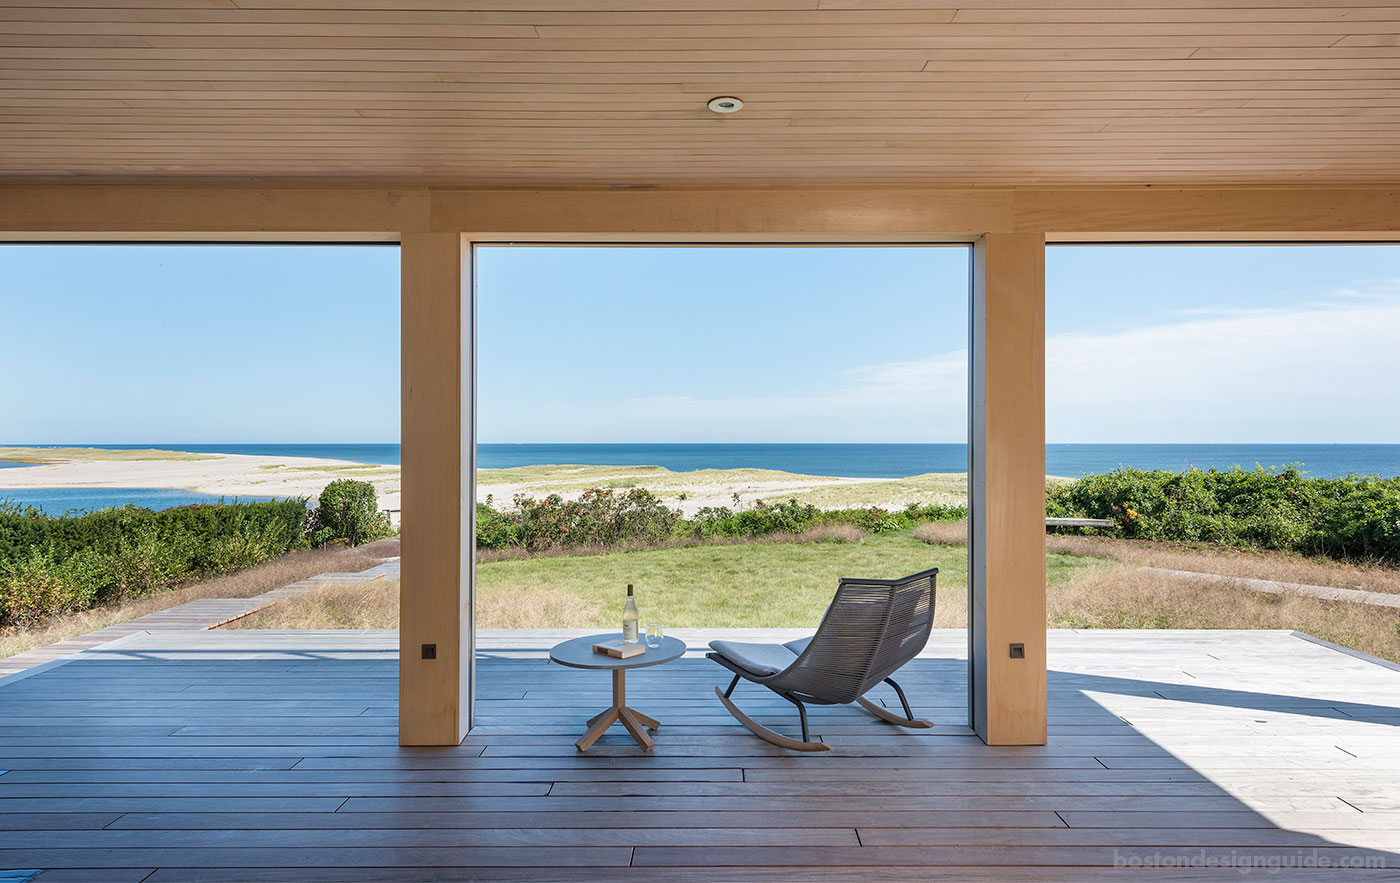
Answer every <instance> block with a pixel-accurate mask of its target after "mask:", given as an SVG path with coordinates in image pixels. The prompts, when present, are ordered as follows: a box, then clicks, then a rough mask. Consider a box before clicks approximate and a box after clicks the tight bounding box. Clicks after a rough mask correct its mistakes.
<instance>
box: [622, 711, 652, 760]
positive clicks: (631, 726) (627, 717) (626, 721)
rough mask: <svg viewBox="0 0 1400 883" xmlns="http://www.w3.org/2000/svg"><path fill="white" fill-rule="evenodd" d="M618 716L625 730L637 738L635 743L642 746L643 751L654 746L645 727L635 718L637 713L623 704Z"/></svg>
mask: <svg viewBox="0 0 1400 883" xmlns="http://www.w3.org/2000/svg"><path fill="white" fill-rule="evenodd" d="M618 718H619V719H620V720H621V721H622V725H623V726H624V727H626V728H627V732H629V733H631V734H632V738H633V739H636V740H637V744H638V745H640V746H642V750H643V751H650V750H651V749H653V748H655V747H656V743H655V742H653V741H651V736H650V735H648V734H647V731H646V727H644V726H642V722H641V721H639V720H637V713H636V712H635V711H633V710H632V709H630V708H628V707H627V706H625V705H624V706H623V707H622V708H621V709H620V710H619V711H618Z"/></svg>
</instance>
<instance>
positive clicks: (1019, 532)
mask: <svg viewBox="0 0 1400 883" xmlns="http://www.w3.org/2000/svg"><path fill="white" fill-rule="evenodd" d="M971 352H972V399H971V426H972V446H971V456H970V459H971V464H970V467H971V487H970V494H969V496H970V498H971V501H972V517H971V522H970V530H971V545H970V549H971V559H972V560H971V595H972V597H971V618H970V622H969V629H970V643H971V659H972V724H973V727H974V728H975V729H976V731H977V734H978V735H979V736H981V737H982V739H983V740H985V741H986V742H987V744H989V745H1041V744H1044V743H1045V738H1046V695H1045V235H1044V234H1043V233H989V234H987V235H986V236H984V237H983V238H982V239H980V240H979V241H978V242H977V244H976V245H975V247H974V249H973V273H972V339H971ZM1013 644H1017V645H1022V646H1023V647H1024V653H1025V656H1024V658H1014V657H1013V648H1012V645H1013Z"/></svg>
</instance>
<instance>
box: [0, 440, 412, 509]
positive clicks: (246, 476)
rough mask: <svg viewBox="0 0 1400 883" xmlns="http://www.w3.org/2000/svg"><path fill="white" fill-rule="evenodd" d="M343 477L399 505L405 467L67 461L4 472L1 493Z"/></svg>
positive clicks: (317, 481) (259, 491)
mask: <svg viewBox="0 0 1400 883" xmlns="http://www.w3.org/2000/svg"><path fill="white" fill-rule="evenodd" d="M337 478H357V479H363V480H366V481H372V482H373V483H374V486H375V490H376V491H378V493H379V506H380V508H382V509H398V508H399V467H397V466H366V465H364V464H362V463H350V462H348V461H345V460H323V459H319V458H313V457H262V456H255V455H252V454H220V455H217V456H215V457H213V458H212V459H208V460H64V461H61V462H58V463H44V464H36V465H34V466H23V467H15V468H12V469H4V470H0V486H3V487H0V496H3V495H4V490H5V489H21V488H84V487H94V488H95V487H114V488H183V489H185V490H189V491H194V492H196V493H201V494H210V495H212V496H224V497H249V496H259V497H316V496H318V495H319V494H320V493H321V489H322V488H323V487H325V486H326V485H327V484H328V483H329V482H331V481H334V480H335V479H337Z"/></svg>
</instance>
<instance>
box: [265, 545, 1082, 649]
mask: <svg viewBox="0 0 1400 883" xmlns="http://www.w3.org/2000/svg"><path fill="white" fill-rule="evenodd" d="M1047 560H1048V564H1049V570H1050V581H1051V583H1052V584H1058V583H1061V582H1064V581H1066V580H1068V579H1069V578H1070V577H1071V576H1072V575H1073V574H1075V573H1079V572H1082V571H1086V570H1093V569H1098V568H1101V567H1104V566H1105V564H1104V562H1102V561H1100V560H1099V559H1095V558H1088V557H1083V556H1075V555H1064V554H1053V555H1050V556H1048V559H1047ZM928 567H937V568H938V569H939V573H938V601H937V611H936V617H935V625H937V626H938V627H940V628H952V627H960V626H963V625H965V624H966V621H967V550H966V548H965V547H963V546H958V545H931V544H929V543H925V542H923V541H921V540H918V539H915V538H914V536H913V535H912V532H909V531H905V532H901V533H894V534H884V535H877V536H871V537H867V538H866V539H865V540H863V541H861V542H856V543H843V542H805V543H804V542H781V543H744V544H741V545H724V546H689V547H683V548H676V549H656V550H647V551H634V552H611V553H607V554H603V555H578V556H562V557H552V558H524V559H517V560H508V561H493V562H489V563H483V564H479V565H477V625H478V626H480V627H481V628H592V627H597V628H612V627H614V626H616V625H617V620H618V618H619V616H620V615H621V614H620V611H621V609H622V601H623V599H624V598H625V596H626V586H627V584H628V583H632V584H633V585H635V586H636V592H637V606H638V608H639V609H640V611H641V618H642V622H643V623H647V622H660V623H661V624H662V625H663V626H665V627H670V628H681V627H716V628H722V627H740V628H744V627H747V628H780V627H796V628H815V627H816V625H817V622H818V621H819V620H820V619H821V615H822V612H823V611H825V610H826V607H827V605H828V604H829V603H831V596H832V594H833V593H834V592H835V591H836V581H837V579H838V578H839V577H841V576H865V577H877V578H894V577H900V576H905V575H907V574H910V573H914V572H916V571H919V570H923V569H925V568H928ZM366 591H368V592H369V593H370V595H373V594H374V593H381V594H382V593H384V592H397V591H398V586H397V584H387V583H386V584H383V585H381V586H380V587H379V588H377V589H374V588H368V587H366V588H362V589H329V588H328V589H325V590H322V591H321V592H318V593H316V594H315V595H310V596H304V597H302V598H299V599H294V600H291V601H287V602H283V603H281V604H278V605H277V606H276V607H274V608H271V609H269V610H267V611H265V612H263V613H259V614H255V615H254V616H251V617H247V618H246V619H243V620H240V621H239V624H238V627H239V628H335V627H337V626H336V625H334V623H351V622H354V623H358V624H357V625H343V626H339V627H345V628H395V627H397V624H398V620H397V614H396V611H395V612H394V614H393V616H392V619H390V618H389V617H388V616H386V613H385V611H392V610H394V608H393V606H392V605H387V606H386V605H382V604H380V603H379V602H378V600H377V599H371V597H370V596H369V595H366V594H365V592H366ZM352 596H353V597H352ZM357 607H359V608H363V609H364V611H365V612H364V613H356V612H355V609H356V608H357ZM370 610H376V611H379V612H378V613H369V611H370Z"/></svg>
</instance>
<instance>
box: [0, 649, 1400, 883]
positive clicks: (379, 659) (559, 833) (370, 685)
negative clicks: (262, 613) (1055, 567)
mask: <svg viewBox="0 0 1400 883" xmlns="http://www.w3.org/2000/svg"><path fill="white" fill-rule="evenodd" d="M736 631H737V630H736ZM771 634H772V638H769V639H778V638H781V639H787V638H788V637H790V636H793V635H795V634H796V633H788V632H774V633H771ZM679 636H680V637H682V638H683V639H684V640H686V641H687V642H688V643H690V644H691V645H692V647H696V648H699V647H703V640H702V638H704V637H708V636H706V635H701V634H699V633H694V634H692V633H690V632H685V631H683V632H681V633H680V634H679ZM562 637H563V634H561V633H559V632H519V633H484V634H483V636H482V641H481V644H482V647H483V650H482V659H481V663H480V666H479V669H478V679H479V685H480V696H481V699H480V701H479V703H478V717H477V720H478V724H479V725H478V727H477V728H476V729H475V730H473V732H472V734H471V735H470V736H469V737H468V738H467V739H466V740H465V741H464V742H463V744H462V745H461V746H460V747H457V748H445V749H425V748H415V749H404V748H399V747H398V746H397V745H396V744H395V739H396V736H395V704H394V703H395V693H396V660H395V648H396V642H395V637H394V635H393V634H392V633H389V632H301V633H294V632H250V631H240V632H194V631H190V632H182V631H170V632H163V633H160V634H151V635H144V636H134V637H132V638H128V639H126V640H125V641H123V642H122V643H121V644H120V645H116V646H112V647H110V648H104V649H96V650H89V651H87V652H86V653H84V654H83V655H81V656H79V657H77V658H75V659H73V660H71V661H69V662H66V663H64V664H62V665H57V666H54V667H50V668H47V669H43V670H39V671H34V672H31V673H29V674H27V675H26V676H25V677H23V678H18V679H11V678H7V679H3V680H0V871H3V870H4V869H10V870H12V871H19V870H23V871H24V873H25V875H26V876H28V875H29V874H30V872H32V871H35V870H41V871H42V873H41V874H40V875H39V876H38V877H36V878H35V879H36V880H37V881H40V883H55V881H58V883H61V881H64V880H72V881H82V880H88V881H91V880H104V881H112V883H121V881H126V880H132V881H137V880H144V881H149V883H160V881H174V880H188V879H191V878H198V879H201V880H210V881H218V880H229V881H233V880H237V881H259V880H285V879H296V880H298V881H299V883H316V881H321V880H335V881H376V880H385V881H387V880H394V881H399V880H444V881H446V880H460V879H466V878H470V879H473V880H503V881H505V880H520V881H524V880H569V881H587V880H602V879H607V880H610V881H612V880H619V879H621V880H633V879H635V880H639V881H640V880H647V881H655V880H678V881H679V880H696V881H699V880H705V881H724V880H733V881H739V880H744V881H750V880H753V881H765V880H767V881H786V880H792V879H804V880H843V881H844V880H859V879H867V878H870V877H873V876H876V875H879V876H880V877H883V878H887V879H895V880H998V881H1001V880H1006V881H1013V880H1038V881H1039V880H1044V881H1085V880H1097V879H1114V878H1115V877H1116V876H1118V875H1119V873H1120V872H1122V871H1124V870H1125V868H1124V867H1121V866H1122V865H1125V864H1131V863H1134V862H1136V863H1138V864H1142V863H1146V864H1147V865H1149V866H1148V867H1141V868H1137V867H1135V868H1132V869H1131V870H1132V878H1133V879H1134V880H1148V881H1151V880H1159V879H1173V880H1222V879H1238V878H1239V875H1240V868H1238V867H1229V866H1228V865H1229V864H1230V863H1231V862H1234V863H1238V862H1240V861H1249V862H1256V863H1268V864H1271V865H1272V866H1274V867H1275V868H1277V872H1276V873H1275V872H1274V870H1273V869H1272V868H1271V871H1270V879H1280V880H1308V879H1316V877H1317V875H1318V874H1319V873H1320V870H1319V868H1317V867H1315V866H1308V865H1307V863H1308V862H1312V863H1313V864H1314V865H1316V863H1317V862H1319V861H1324V862H1332V863H1334V864H1340V863H1344V862H1345V863H1350V864H1355V865H1358V867H1349V868H1347V869H1346V873H1347V874H1348V877H1347V879H1357V880H1370V879H1395V878H1396V877H1397V876H1400V671H1395V670H1393V669H1389V668H1386V667H1382V666H1378V665H1374V664H1371V663H1368V662H1366V661H1364V660H1361V659H1357V658H1355V657H1353V656H1349V655H1346V654H1343V653H1340V652H1337V651H1335V650H1333V649H1330V648H1328V647H1325V646H1321V645H1319V644H1316V643H1313V642H1310V641H1306V640H1303V639H1301V638H1298V637H1295V636H1292V635H1290V634H1288V633H1284V632H1136V631H1134V632H1057V633H1053V634H1052V637H1051V644H1050V647H1051V669H1052V672H1051V675H1050V717H1051V723H1050V734H1051V737H1050V743H1049V744H1048V745H1045V746H1032V747H1021V748H1010V749H994V748H988V747H987V746H985V745H983V744H982V743H981V742H980V741H979V740H978V739H977V738H976V737H975V736H973V735H972V734H971V732H970V731H969V730H968V728H967V727H966V709H965V705H964V703H965V697H966V694H967V690H966V674H965V666H964V663H963V659H964V656H963V654H964V652H965V651H964V648H965V643H964V641H963V638H962V635H961V634H960V633H940V634H938V635H936V636H935V639H934V641H933V642H932V643H931V645H930V649H929V651H928V652H927V654H926V656H925V657H924V658H921V659H919V660H917V661H916V662H914V663H913V664H912V665H911V666H910V667H909V669H908V670H907V671H906V673H905V675H904V676H903V677H902V678H901V680H902V682H903V683H904V685H905V687H906V689H907V690H908V692H909V693H910V696H911V699H912V701H913V702H914V703H915V704H916V706H917V708H918V710H919V711H920V713H923V714H927V715H928V716H929V717H931V718H933V719H934V720H935V721H936V722H938V726H937V727H936V728H935V729H934V730H931V731H929V730H926V731H901V730H899V729H897V728H894V727H891V726H889V725H887V724H884V723H882V722H880V721H878V720H876V719H874V718H873V717H871V716H869V715H868V714H866V713H864V712H863V711H861V710H860V709H856V708H847V707H838V708H814V709H813V710H812V715H811V720H812V728H813V732H814V734H816V735H817V736H818V737H819V738H822V739H824V740H826V741H829V742H831V743H832V744H833V745H834V746H835V750H834V751H832V752H829V753H825V754H823V755H820V756H815V757H814V756H806V755H804V756H794V755H793V754H791V753H789V752H786V751H783V750H780V749H777V748H774V747H773V746H770V745H767V744H766V743H763V742H760V741H759V740H757V739H754V738H753V737H752V736H750V735H749V734H748V733H747V732H746V731H744V730H742V729H741V728H740V727H739V726H738V724H736V723H735V722H733V720H732V719H731V718H729V717H728V716H727V715H726V714H725V713H724V712H723V710H722V709H721V708H720V707H719V705H718V703H717V702H716V701H715V700H714V698H713V695H712V693H711V692H710V688H711V687H712V686H713V685H714V684H718V683H721V682H723V681H725V680H726V679H725V677H724V672H722V671H721V670H720V669H718V667H716V666H714V665H713V664H712V663H709V662H708V661H706V660H704V659H703V658H702V657H701V656H700V654H699V652H696V653H692V654H691V655H690V656H688V657H686V658H684V659H682V660H679V661H677V662H675V663H671V664H668V665H665V666H661V667H658V668H656V669H649V670H642V671H639V672H637V673H635V675H636V676H635V677H633V678H629V685H628V687H629V697H630V698H631V699H632V701H633V702H634V703H635V704H636V705H637V707H638V708H640V709H641V710H643V711H646V712H647V713H649V714H653V715H654V716H656V717H657V718H658V719H660V720H661V721H662V727H661V729H660V730H659V731H658V733H657V734H656V742H657V747H656V750H655V752H654V755H647V754H643V753H641V752H640V751H638V750H637V748H636V746H635V744H633V743H632V741H631V739H630V737H628V736H627V735H626V734H625V733H623V732H622V731H621V730H618V731H617V732H616V733H611V732H610V733H608V734H606V735H604V736H603V737H602V739H601V740H600V741H599V742H598V743H597V745H595V747H594V748H593V749H592V750H590V751H589V752H588V753H587V754H580V753H579V752H578V751H576V750H575V748H574V745H573V742H574V740H575V739H576V738H577V737H578V734H579V733H580V732H581V729H582V725H583V721H584V719H585V718H587V717H588V716H590V715H591V714H592V713H594V712H596V711H597V710H598V709H599V708H601V707H602V706H603V705H605V704H606V702H607V700H608V698H609V693H608V684H607V683H606V679H605V678H600V677H598V676H597V674H596V673H593V672H586V671H578V670H574V669H564V668H560V667H558V666H554V665H551V664H549V663H548V662H547V660H545V658H544V650H545V649H546V648H547V647H548V646H550V645H551V644H553V643H554V642H556V641H557V640H560V639H561V638H562ZM730 637H735V638H748V639H750V640H753V639H765V638H767V637H768V636H767V635H764V634H762V633H754V632H745V633H744V634H735V635H730ZM736 698H737V701H739V702H740V704H741V705H742V707H744V708H745V709H746V711H748V712H749V713H751V714H753V716H754V717H755V718H757V719H759V720H761V721H762V722H763V723H764V724H765V725H767V726H772V727H775V728H778V729H779V730H781V731H783V732H795V731H796V721H795V719H794V716H793V714H792V712H791V708H790V706H789V705H788V704H787V703H786V702H784V701H783V700H781V699H778V698H777V697H773V696H771V695H765V694H764V693H763V692H762V691H761V690H758V689H756V688H746V689H741V690H740V691H739V692H737V693H736ZM881 698H884V699H888V700H889V701H893V699H892V697H881ZM1183 861H1195V862H1197V863H1200V862H1213V863H1216V864H1224V865H1227V866H1226V867H1214V868H1211V867H1194V868H1189V869H1187V870H1183V869H1181V868H1165V867H1156V868H1154V867H1151V866H1150V865H1152V864H1153V863H1154V862H1155V863H1157V864H1162V863H1165V862H1177V863H1180V862H1183ZM1115 864H1117V865H1120V867H1117V868H1115ZM0 879H5V878H4V877H3V876H0ZM16 879H20V877H18V876H16Z"/></svg>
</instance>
